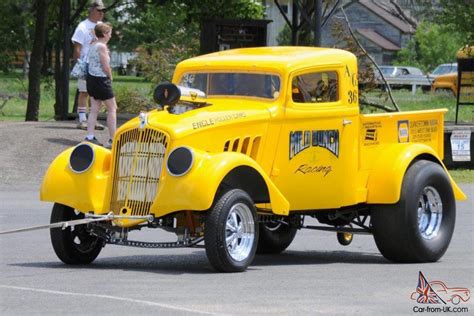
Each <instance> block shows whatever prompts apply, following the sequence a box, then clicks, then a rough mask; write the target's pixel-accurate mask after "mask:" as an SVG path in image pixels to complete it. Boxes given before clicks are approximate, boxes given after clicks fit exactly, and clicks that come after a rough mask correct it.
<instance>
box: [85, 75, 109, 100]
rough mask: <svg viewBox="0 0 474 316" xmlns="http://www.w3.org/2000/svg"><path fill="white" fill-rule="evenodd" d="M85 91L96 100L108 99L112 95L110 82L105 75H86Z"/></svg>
mask: <svg viewBox="0 0 474 316" xmlns="http://www.w3.org/2000/svg"><path fill="white" fill-rule="evenodd" d="M87 93H88V94H89V95H90V96H91V97H93V98H94V99H96V100H102V101H104V100H108V99H112V98H113V97H114V92H113V91H112V82H111V81H110V79H109V78H107V77H95V76H92V75H90V74H88V75H87Z"/></svg>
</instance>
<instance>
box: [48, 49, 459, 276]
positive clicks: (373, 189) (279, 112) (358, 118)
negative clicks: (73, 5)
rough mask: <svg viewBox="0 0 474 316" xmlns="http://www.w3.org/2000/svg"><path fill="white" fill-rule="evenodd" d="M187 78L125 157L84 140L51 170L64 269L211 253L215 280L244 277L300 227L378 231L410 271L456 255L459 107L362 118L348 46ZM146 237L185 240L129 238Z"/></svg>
mask: <svg viewBox="0 0 474 316" xmlns="http://www.w3.org/2000/svg"><path fill="white" fill-rule="evenodd" d="M172 81H173V83H167V84H162V85H159V86H158V87H157V89H156V91H155V100H157V102H158V103H159V104H160V105H161V106H162V107H160V109H157V110H153V111H150V112H148V113H141V114H140V115H139V116H138V117H136V118H134V119H132V120H130V121H129V122H127V123H125V124H124V125H123V126H121V127H120V128H119V129H118V131H117V133H116V136H115V138H114V142H113V146H112V149H111V150H108V149H105V148H103V147H100V146H96V145H94V144H91V143H87V142H83V143H81V144H79V145H77V146H75V147H73V148H70V149H68V150H66V151H64V152H63V153H61V154H60V155H59V156H58V157H57V158H56V159H55V160H54V162H53V163H52V164H51V166H50V167H49V169H48V171H47V173H46V175H45V177H44V181H43V184H42V187H41V199H42V200H43V201H51V202H54V203H55V204H54V207H53V210H52V215H51V222H52V223H56V222H65V223H66V224H63V225H62V226H61V227H62V228H52V229H51V240H52V245H53V248H54V250H55V252H56V254H57V256H58V257H59V259H61V260H62V261H63V262H65V263H68V264H87V263H90V262H92V261H93V260H94V259H95V258H96V257H97V256H98V254H99V252H100V251H101V249H102V247H103V246H104V245H106V244H118V245H125V246H137V247H147V248H169V247H197V246H199V245H202V243H204V247H205V250H206V254H207V257H208V259H209V261H210V263H211V264H212V266H213V267H214V268H215V269H216V270H218V271H224V272H238V271H244V270H246V268H247V267H248V266H249V265H250V264H251V263H252V261H253V259H254V256H255V254H256V253H257V254H258V253H279V252H282V251H283V250H285V249H286V248H287V247H288V246H289V245H290V243H291V242H292V240H293V238H294V237H295V234H296V232H297V230H299V229H320V230H328V231H333V232H335V233H336V234H337V237H338V240H339V242H340V243H341V244H343V245H347V244H349V243H350V241H351V239H352V236H353V234H357V233H361V234H373V236H374V238H375V241H376V244H377V247H378V248H379V250H380V252H381V253H382V255H383V256H385V257H386V258H387V259H389V260H391V261H395V262H433V261H436V260H438V259H439V258H440V257H441V256H442V255H443V254H444V253H445V251H446V249H447V247H448V245H449V243H450V240H451V236H452V234H453V230H454V224H455V216H456V204H455V199H459V200H463V199H465V198H466V197H465V195H464V194H463V192H462V191H461V190H460V189H459V187H458V186H457V185H456V183H454V181H453V179H452V178H451V177H450V175H449V173H448V171H447V170H446V168H445V167H444V165H443V163H442V159H443V115H444V113H445V112H446V111H447V110H445V109H440V110H431V111H419V112H405V113H401V112H397V113H381V114H367V115H365V114H361V113H360V111H359V102H358V89H357V87H358V82H357V61H356V57H355V56H354V55H353V54H351V53H349V52H347V51H343V50H337V49H327V48H310V47H265V48H248V49H236V50H229V51H224V52H218V53H213V54H209V55H204V56H200V57H196V58H191V59H189V60H185V61H183V62H181V63H180V64H179V65H178V66H177V67H176V71H175V73H174V76H173V80H172ZM308 216H309V217H313V218H315V219H317V220H318V221H319V223H320V225H307V224H305V222H304V219H305V217H308ZM79 224H82V225H79ZM144 227H148V228H162V229H165V230H167V231H171V232H174V233H176V235H177V241H173V242H148V241H147V242H145V241H134V240H130V239H129V238H128V237H129V233H130V232H132V231H134V230H137V229H142V228H144Z"/></svg>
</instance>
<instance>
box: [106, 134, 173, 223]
mask: <svg viewBox="0 0 474 316" xmlns="http://www.w3.org/2000/svg"><path fill="white" fill-rule="evenodd" d="M167 146H168V137H167V136H166V135H165V134H164V133H162V132H160V131H157V130H153V129H139V128H136V129H132V130H129V131H126V132H124V133H122V134H120V135H118V136H117V137H116V144H115V147H114V148H115V149H114V151H115V152H114V157H115V162H114V170H113V175H112V176H113V187H112V197H111V200H110V210H111V211H113V212H114V213H115V214H119V213H120V212H121V211H122V210H123V209H124V208H125V209H129V210H130V211H131V212H130V213H128V214H129V215H147V214H148V213H149V211H150V206H151V204H152V203H153V201H154V199H155V196H156V192H157V189H158V184H159V182H160V175H161V171H162V169H163V163H164V157H165V153H166V148H167Z"/></svg>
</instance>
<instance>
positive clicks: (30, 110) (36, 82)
mask: <svg viewBox="0 0 474 316" xmlns="http://www.w3.org/2000/svg"><path fill="white" fill-rule="evenodd" d="M35 9H36V22H35V38H34V41H33V49H32V52H31V61H30V71H29V73H28V105H27V108H26V117H25V120H26V121H38V111H39V101H40V96H41V90H40V88H41V87H40V84H41V66H42V62H43V50H44V44H45V40H46V23H47V12H48V0H36V2H35Z"/></svg>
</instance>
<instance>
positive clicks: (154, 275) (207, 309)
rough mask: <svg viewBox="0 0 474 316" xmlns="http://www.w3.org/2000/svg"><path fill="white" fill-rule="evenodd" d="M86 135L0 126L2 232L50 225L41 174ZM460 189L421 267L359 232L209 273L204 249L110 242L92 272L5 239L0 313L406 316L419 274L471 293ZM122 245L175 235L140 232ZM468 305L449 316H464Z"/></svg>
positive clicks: (468, 213) (42, 234) (467, 218)
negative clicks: (442, 240)
mask: <svg viewBox="0 0 474 316" xmlns="http://www.w3.org/2000/svg"><path fill="white" fill-rule="evenodd" d="M82 133H83V132H81V131H78V130H75V129H74V128H73V125H72V123H39V124H33V123H14V124H13V123H0V135H1V137H0V166H2V168H1V169H0V180H1V182H0V231H3V230H8V229H14V228H20V227H27V226H33V225H40V224H46V223H48V222H49V216H50V210H51V207H52V205H51V204H50V203H45V202H40V201H39V198H38V188H39V184H40V182H41V175H42V174H43V173H44V170H45V168H46V167H47V165H48V164H49V161H50V160H51V159H52V157H54V156H55V155H57V154H58V153H59V152H60V151H61V150H62V149H63V148H65V147H67V146H70V145H72V144H74V143H75V142H77V141H79V140H80V139H81V138H82ZM104 135H105V134H104ZM104 138H105V136H104ZM30 143H31V144H33V145H31V147H32V148H33V149H31V150H28V151H25V149H24V148H25V146H24V145H25V144H30ZM461 188H462V189H463V190H464V192H466V193H467V194H468V196H469V200H468V201H466V202H458V204H457V208H458V210H457V222H456V228H455V232H454V236H453V239H452V241H451V245H450V247H449V249H448V251H447V252H446V254H445V255H444V257H443V258H442V259H441V260H440V261H439V262H437V263H429V264H392V263H390V262H388V261H387V260H385V259H384V258H383V257H382V256H381V255H380V253H379V252H378V250H377V248H376V246H375V243H374V241H373V238H372V237H371V236H366V235H357V236H355V238H354V241H353V243H352V244H351V245H350V246H347V247H343V246H340V245H339V244H338V243H337V240H336V236H335V234H334V233H327V232H317V231H309V230H305V231H300V232H298V235H297V237H296V239H295V241H294V242H293V243H292V245H291V246H290V247H289V248H288V250H287V251H285V252H284V253H282V254H280V255H265V256H257V257H256V259H255V261H254V263H253V264H252V265H251V266H250V267H249V269H248V270H247V271H246V272H244V273H237V274H222V273H215V272H214V271H213V270H212V268H211V266H210V264H209V263H208V261H207V258H206V254H205V251H204V250H203V249H141V248H129V247H121V246H111V245H108V246H106V247H105V248H104V249H103V251H102V253H101V254H100V256H99V258H98V259H97V260H96V261H95V262H94V263H93V264H91V265H88V266H85V267H73V266H67V265H64V264H62V263H61V262H60V261H59V259H57V258H56V256H55V254H54V252H53V250H52V247H51V243H50V240H49V232H48V230H40V231H35V232H25V233H20V234H15V235H3V236H0V314H1V315H33V314H34V315H60V314H67V315H79V314H80V315H84V314H89V315H98V314H100V315H108V314H114V315H138V314H141V315H148V314H155V315H198V314H218V315H222V314H228V315H249V314H254V315H279V314H285V315H287V314H292V315H293V314H299V315H309V314H311V315H314V314H324V315H326V314H331V315H337V314H357V315H361V314H362V315H367V314H377V315H380V314H390V315H406V314H413V313H414V308H415V309H416V310H419V308H421V307H426V305H420V304H416V302H415V301H413V300H411V299H410V295H411V293H412V292H413V291H415V290H416V287H417V284H418V273H419V271H422V272H423V274H424V275H425V277H426V278H427V279H428V281H434V280H441V281H443V282H444V283H445V284H446V285H447V286H449V287H466V288H468V289H470V290H471V292H472V291H473V289H474V286H473V281H474V277H473V276H474V248H473V247H474V246H473V245H474V243H473V239H474V238H473V237H474V232H473V224H474V216H473V211H474V203H473V201H474V185H473V184H469V185H466V184H462V185H461ZM130 239H146V240H157V241H158V240H159V241H173V240H174V237H173V235H170V234H168V233H165V232H162V231H160V230H147V231H142V232H135V233H132V234H130ZM473 301H474V298H471V299H470V300H469V301H468V302H467V303H461V304H459V305H458V306H457V307H467V308H468V309H469V312H470V313H471V314H472V311H473V310H474V306H473ZM433 306H435V305H433ZM436 306H438V305H436ZM436 306H435V307H436ZM448 306H450V307H454V305H452V304H448ZM417 308H418V309H417ZM417 314H419V313H417ZM422 314H424V313H422ZM428 314H430V313H428ZM456 314H466V315H467V314H469V313H467V312H464V313H456Z"/></svg>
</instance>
